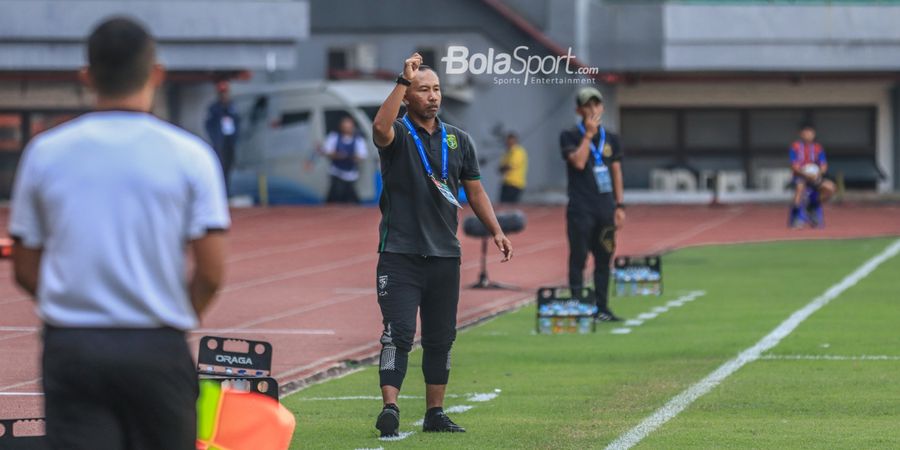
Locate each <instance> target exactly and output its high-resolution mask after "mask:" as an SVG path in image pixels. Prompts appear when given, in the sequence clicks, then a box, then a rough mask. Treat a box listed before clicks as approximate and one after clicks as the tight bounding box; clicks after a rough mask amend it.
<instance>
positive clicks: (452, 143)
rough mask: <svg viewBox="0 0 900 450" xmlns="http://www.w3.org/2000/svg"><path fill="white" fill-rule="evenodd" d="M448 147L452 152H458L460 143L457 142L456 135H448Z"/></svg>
mask: <svg viewBox="0 0 900 450" xmlns="http://www.w3.org/2000/svg"><path fill="white" fill-rule="evenodd" d="M447 147H449V148H450V150H456V148H457V147H459V141H457V140H456V135H455V134H448V135H447Z"/></svg>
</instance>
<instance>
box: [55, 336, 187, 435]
mask: <svg viewBox="0 0 900 450" xmlns="http://www.w3.org/2000/svg"><path fill="white" fill-rule="evenodd" d="M43 369H44V370H43V375H44V377H43V385H44V394H45V402H46V404H45V411H46V418H47V441H48V443H49V444H50V448H54V449H66V450H77V449H85V450H88V449H90V450H95V449H104V450H106V449H148V450H150V449H173V450H180V449H184V450H189V449H190V450H193V449H194V448H195V442H196V439H197V413H196V408H197V406H196V402H197V395H198V387H197V371H196V367H195V365H194V361H193V359H192V358H191V353H190V352H189V351H188V346H187V343H186V342H185V337H184V333H183V332H181V331H178V330H174V329H168V328H164V329H92V328H52V327H47V328H45V330H44V354H43Z"/></svg>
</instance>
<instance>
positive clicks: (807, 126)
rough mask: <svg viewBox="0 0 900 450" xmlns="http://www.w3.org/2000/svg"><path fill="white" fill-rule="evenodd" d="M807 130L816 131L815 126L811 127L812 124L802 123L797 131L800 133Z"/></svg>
mask: <svg viewBox="0 0 900 450" xmlns="http://www.w3.org/2000/svg"><path fill="white" fill-rule="evenodd" d="M807 128H809V129H810V130H813V131H815V130H816V126H815V125H813V123H812V122H803V123H801V124H800V128H798V129H799V130H800V131H803V130H805V129H807Z"/></svg>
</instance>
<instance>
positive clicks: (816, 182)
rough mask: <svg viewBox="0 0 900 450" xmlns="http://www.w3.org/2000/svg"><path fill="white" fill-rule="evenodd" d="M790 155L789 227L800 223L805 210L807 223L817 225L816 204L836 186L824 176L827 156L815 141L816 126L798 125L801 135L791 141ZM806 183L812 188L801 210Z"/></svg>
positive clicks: (800, 224)
mask: <svg viewBox="0 0 900 450" xmlns="http://www.w3.org/2000/svg"><path fill="white" fill-rule="evenodd" d="M790 156H791V171H792V172H793V173H794V180H793V184H794V201H793V202H792V203H791V212H790V216H789V217H788V225H789V226H791V227H792V228H800V227H802V226H803V222H804V214H807V216H806V218H807V219H808V220H810V224H811V225H812V226H818V225H819V220H820V219H821V217H820V216H819V214H818V211H819V208H821V206H822V203H825V202H827V201H828V199H830V198H831V196H832V195H833V194H834V191H835V186H834V183H833V182H832V181H831V180H829V179H826V178H825V172H827V171H828V160H827V159H825V149H824V148H823V147H822V144H820V143H818V142H816V129H815V127H813V126H812V124H803V125H801V126H800V139H799V140H797V141H794V142H793V143H792V144H791V149H790ZM807 187H811V188H812V192H811V193H810V195H809V203H808V204H807V205H806V208H807V211H803V210H802V209H801V208H802V205H803V200H804V198H803V196H804V195H805V194H806V189H807Z"/></svg>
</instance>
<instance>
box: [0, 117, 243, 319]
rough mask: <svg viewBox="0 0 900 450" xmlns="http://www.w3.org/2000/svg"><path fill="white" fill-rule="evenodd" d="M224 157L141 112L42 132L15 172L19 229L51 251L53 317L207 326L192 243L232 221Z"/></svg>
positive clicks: (44, 296)
mask: <svg viewBox="0 0 900 450" xmlns="http://www.w3.org/2000/svg"><path fill="white" fill-rule="evenodd" d="M215 158H216V157H215V154H214V153H213V151H212V149H211V148H209V146H208V145H207V144H206V143H204V142H203V141H202V140H201V139H200V138H198V137H196V136H194V135H192V134H190V133H188V132H186V131H184V130H182V129H180V128H177V127H175V126H174V125H171V124H169V123H167V122H164V121H162V120H160V119H157V118H156V117H154V116H152V115H150V114H146V113H140V112H129V111H99V112H93V113H89V114H85V115H83V116H81V117H79V118H77V119H75V120H72V121H71V122H69V123H66V124H64V125H61V126H59V127H56V128H54V129H53V130H50V131H47V132H45V133H42V134H40V135H39V136H37V137H35V138H34V139H33V140H32V141H31V143H30V144H29V145H28V148H26V150H25V152H24V154H23V156H22V162H21V163H20V165H19V169H18V172H17V174H16V181H15V186H14V188H13V198H12V205H11V209H12V211H11V216H10V224H9V233H10V235H12V236H14V237H16V238H18V239H21V242H22V245H24V246H25V247H27V248H34V249H43V255H42V258H41V267H40V275H39V279H38V293H37V298H38V304H37V310H38V314H39V315H40V317H41V318H42V319H43V320H44V322H45V323H47V324H50V325H53V326H59V327H104V328H105V327H120V328H155V327H166V326H168V327H174V328H177V329H181V330H187V329H191V328H194V327H196V326H197V316H196V314H195V313H194V310H193V308H192V307H191V304H190V299H189V297H188V292H187V288H188V286H187V284H188V281H187V273H186V267H185V264H186V261H185V259H186V258H185V251H186V249H187V244H188V243H189V242H190V241H191V240H194V239H198V238H200V237H203V236H204V235H205V234H206V233H207V232H208V231H210V230H214V229H227V228H228V227H229V225H230V218H229V215H228V206H227V201H226V197H225V189H224V182H223V178H222V171H221V169H220V168H219V165H218V163H217V161H216V159H215Z"/></svg>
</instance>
